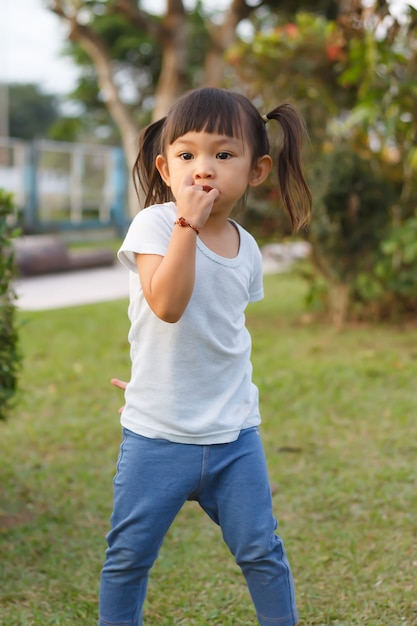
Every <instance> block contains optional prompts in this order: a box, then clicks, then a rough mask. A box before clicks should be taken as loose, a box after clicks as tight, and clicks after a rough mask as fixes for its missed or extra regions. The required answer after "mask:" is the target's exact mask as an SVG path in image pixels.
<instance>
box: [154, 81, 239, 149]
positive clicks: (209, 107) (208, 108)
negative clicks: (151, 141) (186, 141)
mask: <svg viewBox="0 0 417 626" xmlns="http://www.w3.org/2000/svg"><path fill="white" fill-rule="evenodd" d="M202 131H204V132H207V133H218V134H219V135H226V136H228V137H238V138H239V137H243V125H242V107H241V104H240V102H239V100H238V99H237V98H235V97H233V94H231V93H229V92H227V91H223V90H221V89H214V88H211V87H206V88H203V89H198V90H196V91H194V92H191V93H188V94H186V95H185V96H183V97H182V98H180V99H179V100H178V101H177V102H176V103H175V104H174V106H173V107H172V108H171V110H170V112H169V114H168V116H167V118H166V121H165V124H164V128H163V131H162V137H161V139H162V146H166V145H170V144H172V143H174V141H175V140H176V139H178V137H182V136H183V135H185V134H186V133H189V132H197V133H199V132H202Z"/></svg>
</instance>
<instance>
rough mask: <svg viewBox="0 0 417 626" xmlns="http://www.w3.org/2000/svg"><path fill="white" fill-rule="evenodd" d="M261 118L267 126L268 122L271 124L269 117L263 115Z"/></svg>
mask: <svg viewBox="0 0 417 626" xmlns="http://www.w3.org/2000/svg"><path fill="white" fill-rule="evenodd" d="M261 117H262V119H263V121H264V122H265V124H266V123H267V122H269V117H268V116H267V115H261Z"/></svg>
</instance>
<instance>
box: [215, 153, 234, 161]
mask: <svg viewBox="0 0 417 626" xmlns="http://www.w3.org/2000/svg"><path fill="white" fill-rule="evenodd" d="M231 156H232V155H231V154H230V152H219V153H218V154H217V158H218V159H221V160H222V161H225V160H226V159H230V158H231Z"/></svg>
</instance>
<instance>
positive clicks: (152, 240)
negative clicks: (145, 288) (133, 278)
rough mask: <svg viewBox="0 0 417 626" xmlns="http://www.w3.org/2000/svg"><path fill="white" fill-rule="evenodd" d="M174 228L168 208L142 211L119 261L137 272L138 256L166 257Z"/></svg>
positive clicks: (122, 247)
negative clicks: (154, 255) (136, 256)
mask: <svg viewBox="0 0 417 626" xmlns="http://www.w3.org/2000/svg"><path fill="white" fill-rule="evenodd" d="M172 228H173V219H171V211H170V210H169V208H168V207H166V206H163V205H161V206H160V205H157V206H153V207H148V208H146V209H142V211H140V212H139V213H138V214H137V215H136V216H135V218H134V219H133V221H132V223H131V225H130V227H129V230H128V231H127V233H126V237H125V239H124V241H123V243H122V245H121V247H120V250H119V251H118V253H117V256H118V259H119V261H120V262H121V263H122V264H123V265H124V266H125V267H127V269H129V270H130V271H132V272H137V266H136V258H135V255H136V254H158V255H160V256H165V254H166V251H167V248H168V245H169V242H170V239H171V234H172Z"/></svg>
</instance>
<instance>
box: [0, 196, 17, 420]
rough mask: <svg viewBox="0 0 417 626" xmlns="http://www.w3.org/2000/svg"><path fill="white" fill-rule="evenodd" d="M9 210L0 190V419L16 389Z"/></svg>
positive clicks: (8, 200)
mask: <svg viewBox="0 0 417 626" xmlns="http://www.w3.org/2000/svg"><path fill="white" fill-rule="evenodd" d="M12 211H13V202H12V196H11V194H9V193H7V192H5V191H3V190H2V189H0V420H5V419H6V417H7V414H8V411H9V409H10V404H11V401H12V398H13V396H14V394H15V392H16V388H17V377H18V370H19V366H20V361H21V355H20V352H19V346H18V333H17V329H16V318H15V313H16V306H15V299H16V294H15V292H14V289H13V283H12V281H13V278H14V277H15V265H14V254H13V248H12V245H11V239H12V238H13V237H14V236H16V234H17V231H16V230H15V229H14V228H13V227H12V226H11V225H10V223H9V220H10V218H11V215H12Z"/></svg>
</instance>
